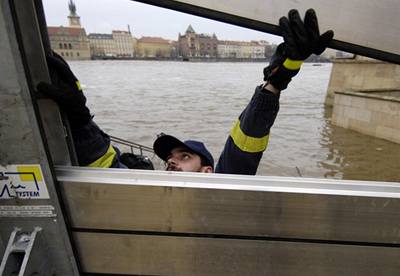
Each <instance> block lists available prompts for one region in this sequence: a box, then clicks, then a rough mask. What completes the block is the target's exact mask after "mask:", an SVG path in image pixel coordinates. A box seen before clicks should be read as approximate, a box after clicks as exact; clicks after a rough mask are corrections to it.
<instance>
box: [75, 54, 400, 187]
mask: <svg viewBox="0 0 400 276" xmlns="http://www.w3.org/2000/svg"><path fill="white" fill-rule="evenodd" d="M70 65H71V67H72V69H73V71H74V72H75V74H76V75H77V77H78V78H79V79H80V81H81V83H82V86H83V88H84V91H85V94H86V96H87V98H88V105H89V107H90V109H91V111H92V113H93V114H94V115H95V121H96V122H97V123H98V124H99V125H100V127H101V128H102V129H103V130H104V131H105V132H107V133H109V134H110V135H114V136H117V137H120V138H124V139H127V140H130V141H133V142H137V143H140V144H143V145H147V146H152V144H153V141H154V139H155V138H156V135H157V134H158V133H160V132H164V133H168V134H171V135H174V136H176V137H178V138H180V139H196V140H201V141H203V142H205V143H206V145H207V147H208V148H209V150H210V151H211V153H212V154H213V155H214V158H215V159H216V160H218V157H219V154H220V153H221V150H222V148H223V145H224V143H225V140H226V138H227V136H228V134H229V131H230V128H231V126H232V124H233V122H234V121H235V119H236V118H237V116H238V115H239V114H240V112H241V111H242V109H243V108H244V107H245V106H246V104H247V103H248V101H249V100H250V98H251V96H252V94H253V92H254V88H255V86H256V85H258V84H260V83H261V82H262V69H263V67H264V66H265V64H263V63H225V62H221V63H200V62H199V63H192V62H166V61H164V62H159V61H79V62H78V61H75V62H70ZM331 67H332V66H331V64H322V66H312V64H304V65H303V66H302V69H301V72H300V73H299V75H298V76H296V77H295V79H294V80H293V81H292V83H291V84H290V86H289V88H288V89H287V90H285V91H284V92H282V95H281V101H280V102H281V109H280V112H279V114H278V118H277V120H276V121H275V124H274V126H273V128H272V130H271V135H270V140H269V146H268V149H267V151H266V152H265V153H264V156H263V158H262V160H261V163H260V166H259V169H258V173H257V174H258V175H275V176H302V177H316V178H335V179H353V180H374V181H397V182H400V144H395V143H392V142H388V141H385V140H382V139H377V138H373V137H370V136H366V135H363V134H359V133H357V132H354V131H351V130H347V129H344V128H341V127H336V126H333V125H332V124H331V119H330V117H331V113H332V110H331V109H330V108H325V106H324V104H323V103H324V98H325V94H326V89H327V86H328V81H329V76H330V72H331ZM150 157H152V158H153V159H154V160H156V157H154V156H150ZM155 163H156V164H157V166H161V164H160V163H161V162H159V161H155Z"/></svg>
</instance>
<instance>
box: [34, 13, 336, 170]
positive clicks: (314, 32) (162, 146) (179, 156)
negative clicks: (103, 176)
mask: <svg viewBox="0 0 400 276" xmlns="http://www.w3.org/2000/svg"><path fill="white" fill-rule="evenodd" d="M279 26H280V29H281V32H282V36H283V38H284V43H282V44H280V45H279V46H278V48H277V50H276V52H275V54H274V56H273V57H272V59H271V61H270V64H269V66H268V67H266V68H265V69H264V81H265V83H264V84H263V85H260V86H258V87H256V90H255V93H254V95H253V97H252V99H251V101H250V103H249V104H248V106H247V107H246V108H245V110H244V111H243V112H242V114H241V115H240V116H239V118H238V120H237V121H236V123H235V125H234V127H233V128H232V130H231V132H230V135H229V137H228V139H227V141H226V144H225V147H224V150H223V152H222V154H221V156H220V158H219V161H218V164H217V166H216V168H215V172H216V173H234V174H250V175H253V174H255V173H256V171H257V168H258V164H259V162H260V159H261V157H262V154H263V152H264V151H265V149H266V148H267V144H268V139H269V132H270V128H271V127H272V125H273V123H274V121H275V118H276V116H277V113H278V110H279V97H280V92H281V91H282V90H284V89H286V88H287V86H288V84H289V82H290V81H291V79H292V78H293V77H294V76H295V75H296V74H297V73H298V72H299V70H300V67H301V64H302V63H303V61H304V60H305V59H307V58H308V57H309V56H310V55H311V54H317V55H319V54H321V53H322V52H323V51H324V50H325V49H326V47H327V46H328V44H329V43H330V41H331V40H332V38H333V32H332V31H327V32H325V33H324V34H322V35H320V33H319V27H318V21H317V17H316V14H315V12H314V10H312V9H310V10H308V11H307V12H306V14H305V17H304V21H302V20H301V18H300V15H299V13H298V12H297V10H291V11H290V12H289V14H288V17H282V18H281V19H280V20H279ZM48 64H49V67H50V68H51V69H52V70H51V71H53V73H54V74H55V75H56V77H57V78H58V79H59V80H60V81H59V82H58V86H54V85H51V84H46V83H41V84H39V85H38V90H40V91H42V92H43V93H45V94H47V95H49V97H51V98H52V99H54V100H55V101H56V102H57V103H58V104H59V106H60V108H61V109H63V110H64V111H65V112H66V114H67V116H68V118H69V121H70V125H71V129H72V134H73V138H74V144H75V148H76V152H77V155H78V160H79V164H80V165H82V166H92V167H124V165H123V164H122V162H121V160H120V154H119V152H118V149H116V148H114V147H113V146H111V144H110V138H109V136H108V135H107V134H105V133H104V132H103V131H101V129H100V128H99V127H98V126H97V125H96V124H95V123H94V122H93V120H92V117H91V115H90V112H89V109H88V108H87V107H86V105H85V103H86V98H85V96H84V95H83V93H82V90H81V89H80V85H79V82H78V80H77V79H76V77H75V76H74V74H73V73H72V72H71V70H70V69H69V67H68V65H67V64H66V62H65V61H63V60H62V59H61V58H60V57H58V58H54V57H53V58H49V59H48ZM54 78H55V76H52V79H54ZM153 148H154V152H155V153H156V154H157V155H158V156H159V157H160V158H161V159H162V160H164V161H165V162H166V164H167V166H166V169H167V170H169V171H190V172H204V173H212V172H214V159H213V157H212V155H211V154H210V152H209V151H208V150H207V148H206V147H205V146H204V144H203V143H202V142H199V141H193V140H188V141H185V142H182V141H180V140H179V139H177V138H175V137H173V136H170V135H161V136H160V137H159V138H157V139H156V141H155V142H154V145H153Z"/></svg>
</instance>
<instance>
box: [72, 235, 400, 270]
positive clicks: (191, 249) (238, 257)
mask: <svg viewBox="0 0 400 276" xmlns="http://www.w3.org/2000/svg"><path fill="white" fill-rule="evenodd" d="M74 235H75V240H76V241H78V242H79V252H80V256H81V260H82V267H83V272H87V273H99V274H100V273H104V274H107V275H108V274H118V275H120V274H129V275H297V276H301V275H307V276H308V275H335V276H336V275H364V276H367V275H371V276H375V275H397V274H398V272H399V271H400V262H399V261H398V260H399V258H400V250H399V249H398V248H375V247H358V246H344V245H330V244H310V243H287V242H274V241H272V242H271V241H249V240H227V239H216V238H193V237H160V236H144V235H113V234H99V233H79V232H75V234H74ZM104 274H102V275H104ZM91 275H92V274H91Z"/></svg>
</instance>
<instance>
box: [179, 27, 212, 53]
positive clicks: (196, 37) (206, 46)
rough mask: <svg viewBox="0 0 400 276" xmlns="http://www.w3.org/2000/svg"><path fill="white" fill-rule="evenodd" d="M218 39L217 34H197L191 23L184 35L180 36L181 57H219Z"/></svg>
mask: <svg viewBox="0 0 400 276" xmlns="http://www.w3.org/2000/svg"><path fill="white" fill-rule="evenodd" d="M217 45H218V39H217V36H216V35H215V34H213V35H208V34H197V33H196V32H195V31H194V29H193V27H192V26H191V25H189V27H188V28H187V30H186V32H185V34H184V35H181V34H179V36H178V54H179V56H181V57H184V58H186V57H206V58H216V57H217Z"/></svg>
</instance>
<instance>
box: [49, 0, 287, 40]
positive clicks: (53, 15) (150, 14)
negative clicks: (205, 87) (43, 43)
mask: <svg viewBox="0 0 400 276" xmlns="http://www.w3.org/2000/svg"><path fill="white" fill-rule="evenodd" d="M42 1H43V6H44V9H45V13H46V20H47V25H49V26H60V25H63V26H67V25H68V22H67V16H68V14H69V11H68V0H42ZM74 2H75V4H76V6H77V14H78V15H79V16H80V17H81V24H82V25H83V27H84V28H85V29H86V32H87V33H94V32H96V33H111V30H127V25H128V24H129V25H130V27H131V31H132V33H133V35H134V36H135V37H141V36H159V37H163V38H166V39H173V40H177V38H178V33H179V32H180V33H184V32H185V31H186V28H187V26H188V25H189V24H192V26H193V28H194V30H195V31H196V32H197V33H209V34H212V33H215V34H216V35H217V37H218V39H222V40H245V41H249V40H267V41H269V42H273V43H279V42H280V41H281V38H280V37H278V36H273V35H269V34H264V33H261V32H257V31H252V30H249V29H245V28H241V27H236V26H233V25H229V24H225V23H220V22H217V21H212V20H208V19H204V18H201V17H196V16H192V15H188V14H183V13H179V12H175V11H171V10H167V9H162V8H158V7H154V6H150V5H146V4H142V3H138V2H134V1H129V0H96V1H94V0H75V1H74Z"/></svg>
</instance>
